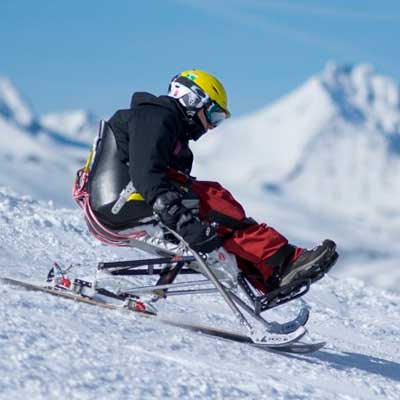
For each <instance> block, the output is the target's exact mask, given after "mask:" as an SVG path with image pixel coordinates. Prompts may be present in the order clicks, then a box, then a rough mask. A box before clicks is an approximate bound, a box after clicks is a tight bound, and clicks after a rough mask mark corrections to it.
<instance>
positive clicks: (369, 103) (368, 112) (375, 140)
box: [196, 63, 400, 216]
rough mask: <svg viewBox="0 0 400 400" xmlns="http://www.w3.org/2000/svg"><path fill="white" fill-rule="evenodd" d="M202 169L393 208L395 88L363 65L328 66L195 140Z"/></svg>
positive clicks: (398, 153)
mask: <svg viewBox="0 0 400 400" xmlns="http://www.w3.org/2000/svg"><path fill="white" fill-rule="evenodd" d="M196 146H198V148H199V150H200V151H201V154H202V159H201V160H200V161H199V164H198V170H199V172H200V173H201V174H203V173H204V174H205V173H207V172H208V171H209V170H212V171H217V173H218V175H219V178H221V179H223V180H224V181H226V182H227V183H228V184H232V185H235V186H238V185H240V182H246V186H247V188H248V190H252V189H253V190H254V188H259V187H260V186H262V187H264V188H265V189H266V190H269V191H271V190H272V191H273V190H281V191H285V192H286V193H287V194H289V195H291V196H294V197H296V198H298V199H300V198H301V199H303V200H305V201H306V202H307V203H309V204H313V205H317V206H319V207H320V206H321V205H323V206H325V207H326V208H328V209H331V208H332V207H335V208H337V209H340V211H346V212H347V211H350V213H352V214H355V213H357V214H358V215H360V214H364V215H371V213H373V212H376V213H381V214H387V215H389V216H392V215H393V213H395V214H399V212H400V208H399V206H398V198H399V195H400V181H399V180H398V178H397V175H398V171H399V170H400V91H399V86H398V84H397V83H396V82H394V81H393V80H392V79H390V78H388V77H385V76H381V75H379V74H377V73H375V72H374V70H373V69H372V67H370V66H368V65H363V64H361V65H356V66H340V65H336V64H333V63H331V64H328V65H327V66H326V68H325V70H324V71H323V72H322V73H321V74H320V75H317V76H314V77H312V78H310V79H309V80H308V81H307V82H305V84H304V85H302V86H301V87H300V88H298V89H297V90H295V91H294V92H292V93H291V94H289V95H288V96H286V97H284V98H282V99H281V100H279V101H278V102H276V103H275V104H273V105H271V106H268V107H266V108H264V109H261V110H260V111H257V112H255V113H254V114H252V115H247V116H245V117H243V118H238V119H234V120H232V121H231V122H228V123H227V124H226V125H225V126H222V127H221V128H220V129H219V130H218V131H216V132H212V133H210V135H208V137H207V138H206V139H205V141H204V142H203V143H199V144H198V145H197V144H196Z"/></svg>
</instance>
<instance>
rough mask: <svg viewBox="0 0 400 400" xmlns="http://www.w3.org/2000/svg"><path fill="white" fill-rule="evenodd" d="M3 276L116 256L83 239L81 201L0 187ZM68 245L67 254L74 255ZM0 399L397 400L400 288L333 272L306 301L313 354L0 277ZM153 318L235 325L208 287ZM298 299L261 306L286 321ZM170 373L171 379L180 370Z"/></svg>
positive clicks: (85, 269)
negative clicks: (286, 351) (46, 199)
mask: <svg viewBox="0 0 400 400" xmlns="http://www.w3.org/2000/svg"><path fill="white" fill-rule="evenodd" d="M0 231H1V232H2V234H1V235H0V247H1V249H2V251H1V252H0V271H1V274H0V276H10V277H14V278H20V279H25V280H30V281H36V282H43V281H44V280H45V277H46V275H47V272H48V269H49V268H50V267H51V265H52V263H53V261H58V262H59V263H60V264H62V265H64V266H69V265H70V264H71V263H74V264H75V268H73V269H72V270H71V271H70V273H71V274H73V275H75V274H78V276H81V277H83V276H85V275H86V276H87V277H88V278H89V277H91V276H93V272H94V269H95V265H96V262H98V261H100V260H102V261H107V260H115V259H121V258H125V259H126V258H128V257H143V254H142V253H139V252H137V251H134V250H129V251H128V249H126V252H125V253H124V254H122V253H120V252H117V250H121V251H122V250H123V249H115V248H113V247H109V246H102V245H100V244H99V243H97V242H95V241H94V240H93V239H92V238H90V237H89V234H88V232H87V228H86V226H85V224H84V222H83V220H82V218H81V215H80V213H79V211H77V210H76V211H72V210H65V209H64V210H58V209H55V208H52V207H50V208H49V207H48V205H47V204H43V203H42V204H41V203H38V202H36V201H33V200H28V199H23V198H21V196H20V195H17V194H15V193H12V192H11V191H10V190H8V189H4V188H1V187H0ZM72 255H73V256H72ZM0 294H1V298H2V301H1V302H0V321H1V324H0V399H1V400H8V399H23V398H29V399H32V400H42V399H79V400H80V399H87V400H91V399H93V400H98V399H105V398H107V399H141V400H146V399H148V400H153V399H171V400H175V399H179V400H180V399H207V400H217V399H232V400H235V399H237V400H253V399H257V400H263V399H283V400H289V399H292V400H294V399H296V400H297V399H315V400H317V399H318V400H345V399H346V400H347V399H351V400H375V399H387V400H397V399H398V395H399V392H400V358H399V354H400V326H399V324H397V323H396V321H398V320H399V318H400V312H399V303H400V297H399V295H398V294H397V295H396V294H391V293H388V292H384V291H381V290H374V289H372V288H369V287H366V286H365V285H364V284H363V283H361V282H360V281H357V280H354V279H345V280H339V279H334V278H332V277H330V276H327V277H325V278H324V279H323V280H322V281H320V282H319V283H316V284H315V285H313V286H312V288H311V290H310V292H309V293H308V294H307V295H306V296H305V299H306V300H307V302H308V303H309V305H310V306H311V307H312V312H311V319H310V321H309V323H308V327H309V330H310V332H311V337H312V338H313V339H314V340H326V341H327V342H328V344H327V345H326V347H325V348H324V349H322V350H320V351H318V352H316V353H314V354H312V355H303V356H302V355H298V356H286V355H282V354H275V353H270V352H265V351H263V350H261V349H257V348H254V347H249V346H248V345H246V344H240V343H233V342H229V341H223V340H219V339H216V338H210V337H207V336H206V335H201V334H197V333H194V332H189V331H186V330H181V329H180V328H176V327H171V326H166V325H163V324H160V323H159V322H158V321H157V320H148V319H147V318H140V317H139V316H136V315H133V314H129V313H127V312H126V313H123V312H117V311H110V310H105V309H101V308H95V307H92V306H90V305H87V304H81V303H75V302H72V301H69V300H65V299H61V298H56V297H52V296H50V295H47V294H45V293H37V292H27V291H25V290H23V289H21V288H16V287H13V286H10V285H5V284H4V283H0ZM156 305H157V307H158V309H159V312H160V316H166V317H172V318H178V319H179V320H181V321H182V320H183V321H187V322H188V321H192V322H193V321H197V322H201V323H204V324H208V325H214V326H216V327H219V328H228V329H235V330H238V329H239V327H238V326H237V325H236V324H235V322H234V319H233V317H232V314H231V313H230V311H229V308H228V307H226V306H225V305H224V303H223V301H222V300H221V298H218V297H217V296H215V295H204V296H199V295H191V296H188V297H187V296H174V297H170V298H169V299H168V300H167V301H160V302H158V303H156ZM298 306H299V304H298V303H297V302H293V303H290V304H289V305H286V306H282V307H278V308H277V309H274V310H271V311H269V312H268V315H267V317H268V318H269V319H271V320H274V319H276V320H280V321H283V320H287V319H289V318H290V317H293V316H294V315H295V313H296V311H297V310H298ZM177 377H179V378H177Z"/></svg>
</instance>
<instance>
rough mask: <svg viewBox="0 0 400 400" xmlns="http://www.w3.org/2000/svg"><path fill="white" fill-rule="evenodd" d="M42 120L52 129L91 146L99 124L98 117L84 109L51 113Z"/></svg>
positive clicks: (42, 122) (43, 123)
mask: <svg viewBox="0 0 400 400" xmlns="http://www.w3.org/2000/svg"><path fill="white" fill-rule="evenodd" d="M40 122H41V124H42V125H43V126H45V127H46V128H48V129H50V130H54V131H57V132H60V133H62V134H63V135H65V136H66V137H69V138H71V139H73V140H80V141H82V142H84V143H87V144H88V145H89V146H90V145H91V144H92V143H93V137H94V132H96V131H97V129H98V126H99V120H98V118H97V117H96V116H95V115H94V114H93V113H91V112H89V111H84V110H73V111H64V112H59V113H49V114H46V115H44V116H42V117H41V118H40Z"/></svg>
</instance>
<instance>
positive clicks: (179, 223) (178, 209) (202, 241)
mask: <svg viewBox="0 0 400 400" xmlns="http://www.w3.org/2000/svg"><path fill="white" fill-rule="evenodd" d="M153 210H154V212H155V213H156V214H157V215H158V216H159V217H160V219H161V221H162V222H163V223H164V224H165V225H166V226H168V228H171V229H173V230H176V231H177V233H178V234H179V235H181V236H182V237H183V238H184V239H185V240H186V241H187V242H188V244H189V245H190V246H191V247H192V248H193V250H195V251H200V252H202V253H209V252H211V251H213V250H215V249H216V248H218V247H220V246H221V244H222V240H221V239H220V238H219V237H218V235H217V232H216V230H215V228H214V227H213V226H211V225H210V224H208V223H205V222H201V221H200V220H199V219H198V218H197V217H196V216H195V215H193V214H192V213H191V211H190V210H189V209H188V208H186V207H185V206H183V205H182V198H181V195H180V194H179V193H178V192H174V191H170V192H165V193H162V194H161V195H160V196H158V197H157V199H156V201H155V202H154V204H153Z"/></svg>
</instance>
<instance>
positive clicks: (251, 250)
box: [190, 180, 288, 289]
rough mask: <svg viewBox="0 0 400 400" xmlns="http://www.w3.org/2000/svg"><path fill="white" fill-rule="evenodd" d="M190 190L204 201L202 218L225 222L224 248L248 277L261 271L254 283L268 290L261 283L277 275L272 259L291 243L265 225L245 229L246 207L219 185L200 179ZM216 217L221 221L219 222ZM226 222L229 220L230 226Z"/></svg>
mask: <svg viewBox="0 0 400 400" xmlns="http://www.w3.org/2000/svg"><path fill="white" fill-rule="evenodd" d="M190 188H191V191H192V192H193V193H195V194H196V195H197V196H198V197H199V198H200V219H202V220H207V221H210V222H212V221H213V220H216V221H217V222H220V221H222V223H220V228H219V230H218V233H219V234H220V235H221V237H222V238H224V237H225V238H226V239H225V241H224V243H223V246H224V247H225V249H226V250H228V251H229V252H231V253H233V254H235V255H236V256H237V260H238V265H239V268H241V269H242V270H243V272H245V274H246V273H247V274H249V275H252V272H255V271H254V267H255V268H256V270H258V272H259V274H261V276H262V279H257V278H255V280H256V281H257V282H255V281H254V279H252V282H253V284H255V285H256V286H257V287H259V288H260V289H264V288H263V287H260V284H261V285H262V283H261V282H262V281H264V282H265V281H267V280H268V278H270V276H271V275H272V272H273V267H272V266H271V265H268V259H269V258H270V257H272V256H274V255H275V254H276V252H277V251H278V250H279V249H281V248H282V247H283V246H285V245H286V244H288V241H287V239H286V238H285V237H284V236H282V235H281V234H280V233H279V232H277V231H276V230H275V229H274V228H272V227H270V226H268V225H267V224H265V223H261V224H258V223H256V222H255V221H254V222H253V223H247V224H242V226H241V224H240V222H241V221H243V222H244V221H246V213H245V211H244V209H243V207H242V206H241V204H240V203H239V202H238V201H236V200H235V199H234V197H233V196H232V195H231V193H230V192H229V191H228V190H226V189H225V188H224V187H222V186H221V185H220V184H219V183H217V182H207V181H197V180H196V181H193V182H192V183H191V184H190ZM215 216H218V217H219V218H216V219H215V218H214V217H215ZM224 219H226V220H227V223H226V224H224V222H223V221H224ZM247 274H246V275H247ZM259 274H257V273H256V275H259ZM259 278H261V277H259ZM257 283H259V284H257ZM262 286H263V285H262Z"/></svg>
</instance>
